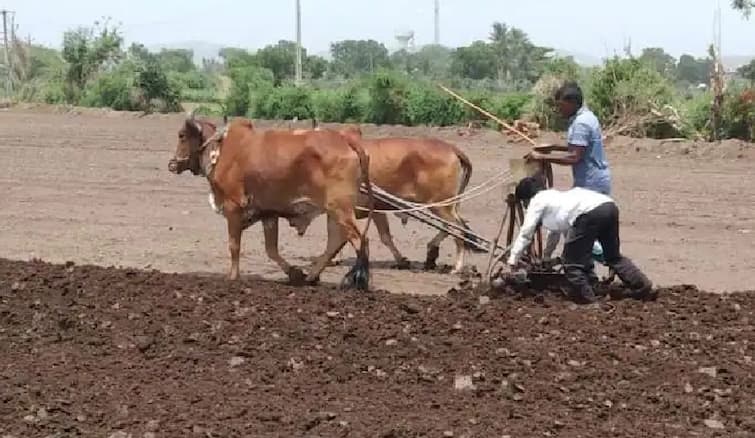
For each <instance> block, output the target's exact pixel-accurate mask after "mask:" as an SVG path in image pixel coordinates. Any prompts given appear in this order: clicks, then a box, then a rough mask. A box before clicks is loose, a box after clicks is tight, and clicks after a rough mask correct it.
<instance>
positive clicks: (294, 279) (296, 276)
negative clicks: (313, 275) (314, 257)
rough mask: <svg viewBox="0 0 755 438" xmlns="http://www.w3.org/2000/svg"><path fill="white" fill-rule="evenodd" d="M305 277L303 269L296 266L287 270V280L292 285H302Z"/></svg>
mask: <svg viewBox="0 0 755 438" xmlns="http://www.w3.org/2000/svg"><path fill="white" fill-rule="evenodd" d="M305 278H306V277H305V275H304V271H302V270H301V269H299V268H297V267H291V268H290V269H289V270H288V282H289V283H291V284H292V285H294V286H303V285H304V280H305Z"/></svg>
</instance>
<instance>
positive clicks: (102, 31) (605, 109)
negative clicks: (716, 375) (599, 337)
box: [13, 1, 755, 139]
mask: <svg viewBox="0 0 755 438" xmlns="http://www.w3.org/2000/svg"><path fill="white" fill-rule="evenodd" d="M733 6H735V7H739V6H738V5H733ZM741 7H742V8H743V9H742V11H743V12H745V13H746V11H747V8H748V7H751V2H749V3H748V2H747V1H745V2H744V3H743V4H742V5H741ZM19 45H20V44H19ZM13 53H14V57H15V58H14V61H15V62H14V63H13V66H14V70H16V71H15V73H14V78H15V97H16V98H18V99H20V100H30V101H43V102H49V103H68V104H74V105H85V106H95V107H111V108H114V109H118V110H142V111H163V112H166V111H176V110H179V109H180V108H181V105H182V103H187V102H194V103H195V104H198V105H200V111H201V112H205V113H207V114H220V113H223V114H228V115H245V116H250V117H255V118H277V119H280V118H289V119H290V118H293V117H298V118H310V117H317V118H318V119H321V120H323V121H334V122H338V121H358V122H373V123H401V124H407V125H418V124H433V125H450V124H456V123H464V122H467V121H471V120H479V119H480V116H479V114H476V113H475V112H474V111H470V110H469V109H467V108H466V107H463V106H462V105H461V104H459V102H457V101H455V100H454V99H452V98H450V97H449V96H447V95H445V94H443V93H442V92H440V91H439V90H438V88H437V87H435V83H437V82H438V81H442V82H443V83H445V84H447V85H449V86H451V87H453V88H455V89H457V90H459V91H460V92H462V93H463V94H465V96H467V97H468V98H469V99H470V100H472V101H473V102H475V103H477V104H480V105H482V106H484V107H485V108H487V109H488V110H490V111H491V112H493V113H495V114H497V115H498V116H500V117H503V118H505V119H509V120H512V119H516V118H522V117H524V118H528V119H531V120H535V121H538V122H539V123H541V124H542V125H544V126H546V127H548V128H550V129H559V128H562V126H560V125H559V123H560V122H559V120H558V118H556V117H554V114H553V111H552V105H553V102H552V101H551V99H552V91H553V90H554V88H555V87H556V86H557V85H558V84H560V83H562V82H563V81H565V80H577V81H579V82H580V84H582V85H583V88H584V89H585V91H586V93H587V102H588V104H589V105H590V106H591V107H593V110H594V111H595V112H596V113H597V114H598V115H599V116H600V117H601V119H602V121H603V122H604V124H606V125H610V126H613V127H614V128H615V130H616V132H619V133H626V134H629V135H653V136H666V135H677V136H678V135H685V136H698V137H710V136H712V134H714V133H713V132H712V131H711V130H712V129H713V127H712V126H710V120H709V116H708V114H707V113H708V112H709V110H710V102H711V101H712V98H711V96H710V92H709V91H707V90H706V87H705V84H707V83H708V82H709V79H710V73H711V69H712V65H713V61H712V59H711V58H710V57H709V56H708V57H695V56H692V55H688V54H685V55H682V56H680V57H679V59H675V58H674V57H673V56H671V55H669V54H668V53H666V52H665V51H664V50H663V49H662V48H659V47H650V48H645V49H643V50H642V52H641V54H640V55H639V56H633V55H631V54H630V53H627V54H625V55H624V56H614V57H613V58H610V59H606V60H604V62H603V64H602V65H600V66H597V67H592V68H587V67H583V66H580V65H578V64H577V63H576V62H575V61H574V59H572V58H571V57H562V56H557V55H556V54H555V52H554V50H553V49H551V48H548V47H543V46H539V45H537V44H535V43H534V42H532V41H531V39H530V38H529V36H528V35H527V34H526V32H524V31H523V30H522V29H519V28H516V27H511V26H508V25H506V24H505V23H499V22H496V23H493V25H492V26H491V28H490V31H489V33H488V36H487V38H486V39H485V40H478V41H475V42H473V43H472V44H470V45H468V46H464V47H456V48H449V47H444V46H436V45H428V46H423V47H421V48H419V49H418V50H416V51H408V50H399V51H396V52H393V53H391V52H390V51H389V50H388V49H387V48H386V47H385V45H384V44H382V43H380V42H378V41H375V40H345V41H338V42H334V43H332V44H331V46H330V50H329V54H330V59H325V58H323V57H320V56H317V55H312V54H310V53H308V51H307V50H306V48H302V64H303V74H304V78H305V83H304V85H303V86H295V84H294V83H293V79H294V71H295V63H296V44H295V43H294V42H292V41H286V40H281V41H278V42H276V43H273V44H270V45H267V46H265V47H263V48H262V49H259V50H257V51H254V52H252V51H248V50H246V49H243V48H234V47H228V48H224V49H222V50H221V51H220V53H219V56H218V58H217V59H205V60H203V61H202V62H201V64H200V65H195V63H194V62H193V53H192V52H191V51H190V50H180V49H164V50H161V51H159V52H157V53H152V52H150V51H148V50H147V49H146V48H145V47H144V46H143V45H140V44H132V45H131V46H130V47H124V44H123V38H122V36H121V34H120V31H119V29H118V28H117V27H115V26H112V25H111V24H110V22H109V21H107V20H105V21H102V22H98V23H95V25H94V26H91V27H81V28H77V29H73V30H70V31H68V32H66V33H65V34H64V36H63V49H62V50H61V51H60V52H58V51H55V50H52V49H48V48H44V47H39V46H29V47H20V48H19V49H18V50H14V51H13ZM701 84H703V85H702V86H701ZM754 85H755V61H753V62H750V63H749V64H748V65H745V66H742V67H741V68H740V69H739V70H738V79H735V80H734V81H733V82H732V84H731V86H730V87H728V91H727V98H726V100H725V102H727V105H728V106H727V107H726V108H725V111H724V116H725V117H724V119H725V121H727V120H728V121H729V123H728V124H727V123H724V124H723V125H722V127H719V128H718V129H720V130H721V131H720V132H716V133H715V134H716V136H717V137H719V136H723V137H727V136H729V137H739V138H749V139H752V138H753V137H755V135H753V134H754V133H753V127H752V122H751V121H752V120H755V110H753V108H752V106H753V104H752V103H751V102H750V101H748V100H747V98H746V96H749V95H750V94H751V89H752V87H753V86H754ZM748 90H750V91H748ZM748 93H750V94H748ZM743 96H744V97H743ZM748 120H749V122H748ZM735 125H736V126H735Z"/></svg>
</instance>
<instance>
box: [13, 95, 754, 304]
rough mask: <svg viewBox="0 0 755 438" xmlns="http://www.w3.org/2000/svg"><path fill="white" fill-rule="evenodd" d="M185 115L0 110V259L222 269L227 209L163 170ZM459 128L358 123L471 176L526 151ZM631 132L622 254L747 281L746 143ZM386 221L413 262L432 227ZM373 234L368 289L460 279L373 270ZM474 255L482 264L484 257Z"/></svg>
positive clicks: (616, 155) (446, 253) (446, 248)
mask: <svg viewBox="0 0 755 438" xmlns="http://www.w3.org/2000/svg"><path fill="white" fill-rule="evenodd" d="M82 111H83V110H82ZM181 117H182V116H181V115H171V116H148V117H144V118H139V117H137V116H136V115H134V114H124V113H115V112H109V111H104V110H103V111H97V110H94V111H93V110H88V111H86V112H84V114H72V113H70V112H69V113H62V114H61V113H57V114H56V113H52V112H51V111H47V112H42V111H40V110H39V109H37V110H35V111H23V110H12V111H6V112H2V113H0V152H2V160H0V172H1V173H0V175H2V176H0V193H2V205H3V208H2V210H1V211H0V215H1V216H0V227H2V228H1V229H0V230H1V231H2V232H1V233H0V257H7V258H11V259H29V258H32V257H39V258H42V259H44V260H49V261H52V262H65V261H68V260H71V261H75V262H77V263H92V264H97V265H105V266H109V265H115V266H127V267H147V268H155V269H159V270H161V271H167V272H207V273H214V274H224V273H225V272H226V270H227V267H228V252H227V247H226V232H225V221H224V219H223V218H222V217H221V216H218V215H216V214H215V213H214V212H213V211H211V210H210V207H209V206H208V204H207V188H206V186H207V185H206V182H205V181H204V180H203V179H202V178H200V177H194V176H190V175H189V173H188V172H187V173H185V174H183V175H181V176H178V177H177V176H175V175H172V174H170V173H169V172H168V171H167V161H168V159H169V158H170V156H171V155H172V153H173V150H174V147H175V138H176V133H177V130H178V128H179V127H180V123H181V120H182V119H181ZM266 125H267V126H269V125H270V124H269V123H268V124H264V123H263V124H262V126H266ZM305 125H306V124H302V126H305ZM457 131H458V129H456V128H449V129H442V130H439V129H434V128H433V129H429V128H426V129H423V128H402V127H380V128H377V127H366V128H365V135H367V136H383V135H391V134H399V135H435V136H439V137H441V138H444V139H449V140H451V141H454V142H457V143H458V144H459V145H460V146H461V147H462V148H463V149H464V150H465V151H466V152H467V153H468V154H469V155H470V158H471V160H472V163H473V164H474V166H475V167H474V171H473V176H472V182H471V183H470V187H471V186H474V185H476V184H478V183H480V182H482V181H484V180H486V179H488V178H490V177H491V176H493V175H495V174H496V173H497V172H499V171H500V170H502V169H505V168H506V167H507V166H508V158H510V157H520V156H521V155H523V154H524V151H525V149H524V147H523V146H521V145H511V144H507V139H506V138H504V137H502V136H501V135H500V134H497V133H495V132H491V131H478V132H477V133H476V134H473V135H472V136H460V135H459V134H458V133H457ZM630 141H631V140H627V139H618V140H615V141H614V142H613V144H612V145H611V148H610V150H609V159H610V162H611V165H612V168H613V172H614V174H615V177H614V185H613V187H614V192H615V193H614V196H615V198H616V199H617V200H618V202H619V203H620V208H621V214H622V243H623V248H624V252H625V253H626V254H627V255H629V256H630V257H632V258H633V259H636V261H637V262H638V263H639V265H640V266H641V267H642V268H643V269H645V270H646V271H647V273H648V275H649V276H650V277H651V279H652V280H654V282H655V283H656V284H658V285H672V284H679V283H688V284H694V285H697V286H698V287H700V288H701V289H705V290H710V291H724V290H729V291H732V290H742V289H746V288H751V283H750V282H751V277H750V274H749V273H750V272H752V271H753V269H755V207H754V206H755V189H754V188H753V187H752V184H753V181H755V180H753V175H755V171H754V170H753V164H752V161H751V158H752V157H753V156H755V152H754V151H753V149H755V148H753V147H752V145H749V146H748V145H744V144H737V143H736V142H729V143H727V144H724V145H721V146H719V147H718V148H715V146H714V145H692V144H677V143H668V144H665V145H664V144H659V143H658V142H651V141H641V142H638V143H637V144H629V142H630ZM638 148H640V151H639V152H637V151H636V150H637V149H638ZM685 152H686V153H685ZM738 156H742V158H737V157H738ZM748 158H750V159H748ZM557 177H558V178H557V184H558V185H559V186H561V187H566V186H568V184H569V181H570V179H571V175H570V174H569V171H568V169H566V168H558V169H557ZM502 208H503V191H502V190H494V191H491V192H488V193H487V194H485V195H483V196H482V197H480V198H477V199H474V200H470V201H469V202H466V203H464V204H462V207H461V209H462V214H463V215H464V216H465V217H466V218H467V219H468V220H469V222H470V224H471V226H472V228H473V229H475V230H477V231H478V232H480V233H482V234H483V235H486V236H491V237H492V235H493V234H494V233H495V230H496V229H497V224H498V221H499V219H500V215H501V212H502ZM391 224H392V232H393V234H394V238H395V241H396V244H397V246H398V247H399V249H401V250H402V251H403V252H404V253H405V255H407V256H408V257H409V258H410V259H412V260H413V261H415V262H417V266H418V267H419V265H421V263H420V262H421V261H423V260H424V256H425V248H426V244H427V242H428V241H429V240H430V238H431V237H432V236H433V235H434V234H435V231H434V230H431V229H428V228H426V227H425V226H423V225H422V224H419V223H416V222H409V224H407V226H406V227H405V228H404V227H402V226H401V224H400V222H399V221H398V220H397V219H396V218H391ZM281 230H282V236H281V247H282V254H283V256H284V257H286V258H290V259H291V260H293V261H296V262H297V263H299V264H306V263H308V262H309V261H308V257H311V256H314V255H317V254H319V253H320V252H322V251H323V250H324V248H325V221H324V218H322V217H321V218H319V219H318V220H317V221H316V222H315V223H314V224H313V225H312V226H311V227H310V229H309V230H308V232H307V235H305V236H304V237H303V238H299V237H297V236H296V234H295V232H294V231H293V229H291V228H289V227H288V226H282V227H281ZM371 237H372V242H371V246H370V250H371V257H372V260H373V261H374V262H375V265H376V267H375V268H374V269H373V273H374V285H375V287H376V288H383V289H388V290H391V291H393V292H411V293H429V294H432V293H445V291H446V290H448V289H449V288H450V287H452V286H454V285H455V284H456V283H457V279H456V278H453V277H451V276H448V275H444V274H441V273H437V274H436V273H432V274H430V273H423V272H419V271H418V272H414V273H413V275H408V274H407V273H406V272H401V271H392V270H389V269H380V267H381V265H386V264H388V263H387V262H390V261H391V260H392V259H391V257H390V253H389V252H388V250H387V249H386V248H385V247H384V246H383V245H382V244H380V241H379V239H378V238H377V233H376V232H375V231H374V227H373V228H372V233H371ZM453 251H454V244H453V242H452V241H451V239H450V238H449V239H447V240H446V241H445V242H444V243H443V244H442V245H441V258H440V262H444V263H448V264H450V263H452V261H453V258H452V257H453ZM242 253H243V254H242V262H241V268H242V271H243V272H246V274H247V275H259V276H262V277H263V278H266V279H283V278H284V276H283V274H282V273H281V272H279V270H278V267H277V266H275V265H274V264H273V263H272V262H270V261H268V260H267V257H266V256H265V254H264V248H263V247H262V233H261V231H260V227H255V228H252V229H250V230H248V231H247V232H246V233H245V234H244V238H243V242H242ZM341 256H343V257H346V258H347V261H349V260H350V259H351V258H352V256H353V253H352V252H350V249H349V248H348V247H347V248H346V249H345V250H344V251H343V252H342V253H341ZM470 260H471V262H472V263H474V264H476V265H477V266H478V267H479V269H480V270H482V269H484V266H482V265H483V263H484V262H485V256H484V255H481V256H475V257H472V258H471V259H470ZM382 262H386V263H382ZM345 269H346V268H345V267H336V268H329V269H328V270H326V272H325V275H324V276H323V281H337V280H338V279H339V278H340V276H341V275H342V274H343V273H344V272H345Z"/></svg>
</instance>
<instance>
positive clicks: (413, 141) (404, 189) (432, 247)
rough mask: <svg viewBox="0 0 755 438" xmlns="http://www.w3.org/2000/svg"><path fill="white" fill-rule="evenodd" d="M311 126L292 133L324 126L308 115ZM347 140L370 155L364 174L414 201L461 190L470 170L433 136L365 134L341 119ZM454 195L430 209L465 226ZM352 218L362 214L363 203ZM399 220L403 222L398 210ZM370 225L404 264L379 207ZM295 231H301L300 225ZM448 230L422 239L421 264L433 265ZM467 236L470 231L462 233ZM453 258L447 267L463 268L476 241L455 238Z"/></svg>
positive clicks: (379, 205) (433, 200)
mask: <svg viewBox="0 0 755 438" xmlns="http://www.w3.org/2000/svg"><path fill="white" fill-rule="evenodd" d="M313 128H314V129H313V130H303V129H297V130H294V131H293V132H294V133H295V134H300V135H307V133H310V132H313V131H327V130H328V129H323V128H322V127H320V126H317V122H316V121H313ZM336 132H338V133H339V134H341V135H342V136H343V137H344V138H346V139H347V140H348V141H349V142H354V143H356V142H358V143H359V145H360V146H361V147H362V148H364V150H365V152H366V153H367V155H369V157H370V180H371V181H372V182H373V183H374V184H376V185H377V186H379V187H380V188H382V189H383V190H385V191H387V192H388V193H390V194H392V195H394V196H398V197H400V198H403V199H405V200H407V201H411V202H415V203H420V204H433V203H441V202H442V201H445V200H447V199H449V198H452V197H455V196H457V195H460V194H462V193H463V192H464V190H465V189H466V187H467V185H468V184H469V179H470V178H471V176H472V163H471V162H470V160H469V158H468V157H467V155H466V154H465V153H464V152H462V151H461V150H460V149H459V148H458V147H456V146H455V145H453V144H451V143H448V142H445V141H443V140H440V139H437V138H429V137H421V138H405V137H388V138H376V139H365V138H363V137H362V131H361V129H359V127H358V126H354V125H347V126H345V127H343V128H340V129H338V130H336ZM458 205H459V204H458V201H457V202H453V203H450V205H439V206H434V207H431V208H430V211H432V212H433V213H435V214H436V215H438V216H439V217H441V218H443V219H445V220H446V221H449V222H452V223H456V224H458V225H459V226H462V227H464V228H468V226H467V224H466V221H465V220H464V219H463V218H462V217H461V215H460V214H459V208H458ZM360 207H361V208H362V211H360V213H358V214H357V217H358V218H361V217H363V216H364V210H363V209H364V207H365V205H361V206H360ZM376 208H377V209H381V210H391V209H392V207H390V206H388V205H386V204H384V203H380V202H378V203H377V205H376ZM399 215H400V216H402V222H403V223H404V224H406V221H407V218H406V216H405V215H404V214H399ZM373 217H374V221H375V227H376V228H377V230H378V233H379V234H380V241H381V242H382V243H383V244H384V245H385V246H386V247H387V248H388V249H389V250H390V251H391V253H392V255H393V258H394V259H395V261H396V266H397V267H401V268H406V267H408V266H409V260H408V259H407V258H406V257H404V256H403V254H401V252H400V251H399V250H398V248H396V245H395V244H394V243H393V237H392V236H391V231H390V227H389V224H388V218H387V216H386V215H385V214H384V213H382V212H375V213H374V216H373ZM300 234H303V232H302V231H301V230H300ZM446 237H448V233H446V232H445V231H440V232H438V234H437V235H436V236H435V237H434V238H433V239H432V240H431V241H430V242H429V243H428V244H427V255H426V259H425V269H434V268H435V267H436V263H437V259H438V256H439V252H440V250H439V248H440V243H441V242H442V241H443V240H444V239H445V238H446ZM468 237H471V236H468ZM454 240H455V242H456V263H455V265H454V268H453V270H452V273H459V272H460V271H461V270H462V269H463V268H464V258H465V254H466V250H467V249H470V250H472V251H478V249H477V247H475V246H473V245H469V244H467V243H466V242H465V241H464V240H462V239H459V238H455V239H454Z"/></svg>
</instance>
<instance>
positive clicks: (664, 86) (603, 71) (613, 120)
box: [586, 57, 674, 137]
mask: <svg viewBox="0 0 755 438" xmlns="http://www.w3.org/2000/svg"><path fill="white" fill-rule="evenodd" d="M586 88H587V93H586V94H587V95H586V101H587V102H588V105H589V106H590V108H591V109H592V110H593V112H595V114H596V115H597V116H598V118H599V119H600V120H601V122H602V123H603V124H604V125H605V126H608V127H610V126H611V125H614V126H615V127H617V129H621V130H624V131H625V132H622V133H626V134H630V135H632V134H635V135H650V136H653V137H657V136H662V135H664V134H667V133H668V132H669V126H668V125H669V124H668V122H667V121H664V120H661V119H660V118H659V117H657V116H654V114H656V113H658V112H662V110H663V109H664V108H665V107H666V106H667V105H670V104H671V102H672V101H673V96H674V87H673V84H672V83H671V82H670V81H669V80H668V79H666V78H665V77H663V76H662V75H661V74H660V73H658V72H657V71H655V70H653V69H651V68H650V67H648V66H647V65H645V64H644V63H642V62H641V61H640V60H638V59H634V58H628V59H620V58H618V57H615V58H613V59H609V60H607V61H606V63H605V65H604V66H603V67H602V68H599V69H595V70H594V71H593V73H592V75H591V77H590V79H589V82H588V86H587V87H586Z"/></svg>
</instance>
